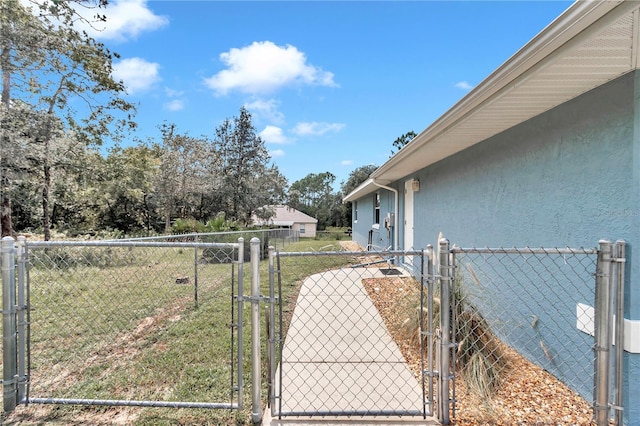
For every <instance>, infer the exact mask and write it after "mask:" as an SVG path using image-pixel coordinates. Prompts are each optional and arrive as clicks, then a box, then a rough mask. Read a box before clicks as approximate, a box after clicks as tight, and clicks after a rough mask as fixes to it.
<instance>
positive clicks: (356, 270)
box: [268, 250, 435, 418]
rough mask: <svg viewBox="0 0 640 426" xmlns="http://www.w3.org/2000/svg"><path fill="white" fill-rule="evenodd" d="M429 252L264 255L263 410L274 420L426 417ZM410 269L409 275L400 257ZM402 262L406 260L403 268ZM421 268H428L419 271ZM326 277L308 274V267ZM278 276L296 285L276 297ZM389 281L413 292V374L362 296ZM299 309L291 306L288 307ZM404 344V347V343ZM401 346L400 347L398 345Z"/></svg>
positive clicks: (430, 396)
mask: <svg viewBox="0 0 640 426" xmlns="http://www.w3.org/2000/svg"><path fill="white" fill-rule="evenodd" d="M432 253H433V251H432V250H431V251H428V252H427V253H426V256H427V258H428V260H427V261H425V252H423V251H380V252H374V251H368V252H295V253H293V252H276V251H275V250H271V252H270V256H269V259H270V265H269V266H270V267H269V278H270V280H269V281H270V283H269V287H270V290H269V291H270V294H269V300H270V301H271V302H272V303H271V304H270V308H269V318H270V319H269V321H268V324H270V325H271V326H270V327H268V342H269V344H268V358H269V362H268V364H269V366H268V369H269V372H268V376H269V380H268V382H269V404H270V409H271V416H272V417H274V418H276V417H277V418H282V417H287V416H289V417H295V416H374V417H375V416H421V417H422V418H426V417H427V416H432V413H433V408H434V407H433V405H434V392H433V377H434V375H435V373H434V362H433V347H434V346H433V336H434V333H433V321H432V315H433V283H434V280H433V274H432V262H431V256H432ZM405 259H410V260H412V262H411V263H412V264H413V265H415V266H414V267H412V268H411V271H409V270H407V269H405V268H404V267H403V266H402V265H401V263H400V260H405ZM403 263H406V262H403ZM423 265H424V266H425V267H426V268H427V271H424V270H423ZM310 268H311V269H313V270H316V271H317V270H323V271H324V272H321V273H313V274H310V275H307V274H306V271H307V270H309V269H310ZM283 278H286V280H284V281H286V282H287V284H285V285H292V284H289V283H292V282H294V283H295V284H293V285H296V286H299V290H298V291H297V292H295V291H294V293H295V294H296V296H295V300H282V299H281V295H282V285H283ZM379 280H387V283H390V284H389V285H391V288H392V289H393V290H395V291H401V292H405V293H406V294H407V295H410V296H409V298H410V300H407V301H406V302H407V303H409V304H410V306H411V312H408V313H409V314H411V315H412V317H411V321H412V324H413V326H414V328H413V331H415V335H414V336H413V338H414V341H413V343H414V344H417V345H419V353H420V354H421V359H420V360H419V363H418V365H417V366H415V365H414V366H413V367H414V368H413V369H411V368H410V367H409V365H408V363H407V361H406V360H405V358H404V356H403V353H402V352H401V350H400V347H399V345H400V344H401V343H397V341H398V340H399V338H398V335H397V334H394V336H391V335H390V330H391V332H392V333H393V332H394V330H393V328H394V326H393V325H392V324H391V323H388V322H387V323H386V324H385V319H383V318H382V317H381V316H380V314H379V313H378V310H377V307H376V306H374V305H373V303H372V302H371V298H370V294H368V292H375V291H377V287H376V285H377V284H376V283H378V282H380V281H379ZM294 306H295V308H294ZM405 343H406V342H405ZM402 344H404V343H402Z"/></svg>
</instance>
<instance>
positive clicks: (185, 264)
mask: <svg viewBox="0 0 640 426" xmlns="http://www.w3.org/2000/svg"><path fill="white" fill-rule="evenodd" d="M26 248H27V250H26V253H27V263H28V269H27V271H28V276H27V294H28V305H29V307H30V310H29V314H28V315H29V318H28V319H27V321H28V324H29V328H28V337H29V338H28V342H29V343H28V344H29V348H28V351H27V353H28V354H29V356H28V360H27V363H28V367H29V372H28V377H29V382H28V387H27V392H26V399H27V401H29V402H32V403H33V402H35V403H61V404H69V403H71V404H87V405H98V404H100V405H143V406H156V405H157V406H167V407H172V406H175V407H181V406H182V407H200V408H233V407H235V406H237V403H238V398H239V396H238V395H237V393H236V391H237V386H238V381H239V380H241V376H239V375H238V366H237V359H238V357H237V354H236V353H237V350H238V345H240V344H241V342H239V341H238V333H237V321H236V320H235V319H234V316H236V315H235V314H234V312H233V311H234V309H235V306H234V303H235V302H234V298H235V295H236V294H237V291H238V282H239V277H238V276H239V275H241V274H242V272H241V268H242V265H241V264H239V263H238V255H239V253H238V251H239V244H202V243H200V244H195V243H176V242H173V243H172V242H150V241H145V242H141V241H138V242H124V241H120V242H116V241H112V242H85V243H78V242H66V243H57V242H35V243H29V244H27V246H26ZM240 279H241V278H240ZM194 336H200V339H194ZM214 336H215V338H213V337H214ZM194 342H197V344H194ZM211 381H223V382H226V383H228V387H227V389H226V391H224V392H223V393H221V394H216V395H212V394H211V393H210V392H209V388H210V382H211ZM212 401H215V403H212ZM178 402H183V403H178Z"/></svg>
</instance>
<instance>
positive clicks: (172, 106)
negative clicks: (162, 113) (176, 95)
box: [163, 99, 184, 111]
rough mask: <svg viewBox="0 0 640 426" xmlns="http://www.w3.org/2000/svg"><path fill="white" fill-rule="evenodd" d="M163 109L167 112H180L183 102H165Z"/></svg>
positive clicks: (178, 100)
mask: <svg viewBox="0 0 640 426" xmlns="http://www.w3.org/2000/svg"><path fill="white" fill-rule="evenodd" d="M163 106H164V109H166V110H169V111H181V110H183V109H184V102H183V101H182V100H180V99H173V100H171V101H169V102H165V104H164V105H163Z"/></svg>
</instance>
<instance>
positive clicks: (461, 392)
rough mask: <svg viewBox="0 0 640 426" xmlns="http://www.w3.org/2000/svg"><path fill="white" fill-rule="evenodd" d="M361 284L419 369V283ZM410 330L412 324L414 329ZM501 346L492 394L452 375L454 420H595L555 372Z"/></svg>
mask: <svg viewBox="0 0 640 426" xmlns="http://www.w3.org/2000/svg"><path fill="white" fill-rule="evenodd" d="M363 285H364V287H365V288H366V290H367V292H368V293H369V296H370V297H371V299H372V301H373V303H374V305H375V306H376V307H377V309H378V311H379V312H380V315H381V316H382V317H383V319H384V321H385V324H386V326H387V329H388V330H389V332H390V333H391V335H392V337H393V338H394V340H395V341H396V343H397V344H398V346H399V347H400V350H401V351H402V353H403V355H404V357H405V359H406V360H407V363H408V364H409V367H410V368H411V370H412V371H413V372H414V374H416V376H418V374H419V372H420V370H421V364H420V363H421V357H420V349H419V343H418V342H419V341H418V340H417V339H416V334H415V330H417V326H416V325H417V324H412V323H411V322H412V321H414V322H415V319H412V318H415V314H414V315H413V316H412V311H415V310H416V309H419V306H418V303H419V300H420V298H419V292H420V288H419V284H418V283H417V282H416V281H415V280H413V279H410V278H403V277H385V278H374V279H365V280H363ZM412 330H414V331H413V332H412ZM502 346H503V348H502V349H503V354H504V356H505V357H506V359H507V362H506V364H507V365H508V368H507V369H506V370H505V371H504V372H503V375H502V377H501V379H500V382H499V384H498V386H497V388H496V390H495V393H494V395H493V396H492V397H491V398H488V399H481V398H479V397H477V396H476V395H474V394H473V393H472V392H469V391H468V390H467V387H466V386H465V383H464V381H463V380H462V379H460V378H458V379H457V380H456V395H455V398H456V400H457V403H456V416H455V418H454V419H452V423H453V424H456V425H461V426H462V425H464V426H474V425H487V424H490V425H504V426H507V425H540V426H542V425H595V423H594V422H593V421H592V416H593V414H592V413H593V412H592V408H591V405H590V404H589V403H588V402H587V401H585V400H584V399H583V398H582V397H580V396H579V395H578V394H576V393H575V392H573V391H572V390H571V389H569V388H568V387H567V386H566V385H564V384H563V383H562V382H560V381H559V380H558V379H556V378H555V377H554V376H552V375H551V374H549V373H548V372H546V371H544V370H543V369H541V368H540V367H538V366H536V365H535V364H533V363H531V362H529V361H528V360H526V359H525V358H523V357H522V356H520V355H519V354H518V353H517V352H516V351H514V350H513V349H511V348H509V347H507V346H506V345H502Z"/></svg>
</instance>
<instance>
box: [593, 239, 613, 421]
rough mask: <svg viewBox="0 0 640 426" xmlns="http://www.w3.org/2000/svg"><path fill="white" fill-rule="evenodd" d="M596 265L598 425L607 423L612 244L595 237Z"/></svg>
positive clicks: (595, 327) (595, 331)
mask: <svg viewBox="0 0 640 426" xmlns="http://www.w3.org/2000/svg"><path fill="white" fill-rule="evenodd" d="M599 246H600V249H599V250H598V265H597V267H596V295H595V296H596V300H595V318H594V324H593V326H594V330H593V331H594V340H595V345H594V351H595V354H594V355H595V356H594V359H595V361H594V364H595V374H594V407H593V410H594V418H595V421H596V423H597V424H598V426H604V425H608V424H609V386H610V377H609V376H610V373H611V364H610V347H611V302H612V297H611V291H610V290H611V287H610V286H611V258H612V244H611V242H610V241H608V240H600V241H599Z"/></svg>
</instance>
